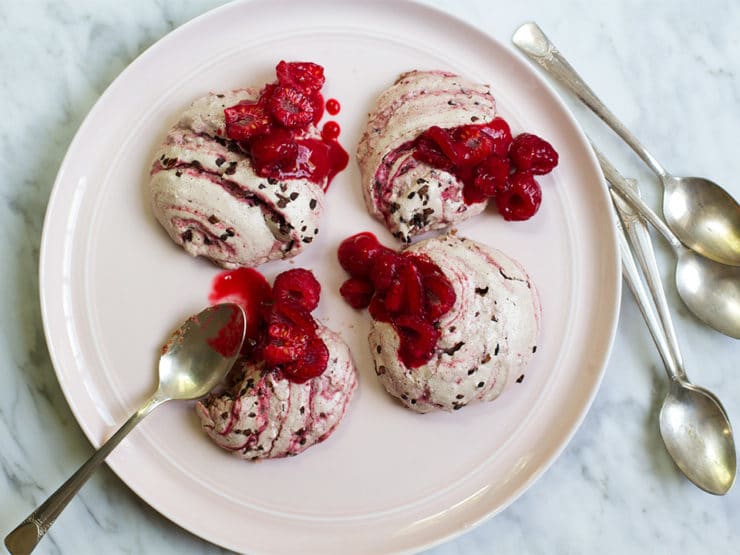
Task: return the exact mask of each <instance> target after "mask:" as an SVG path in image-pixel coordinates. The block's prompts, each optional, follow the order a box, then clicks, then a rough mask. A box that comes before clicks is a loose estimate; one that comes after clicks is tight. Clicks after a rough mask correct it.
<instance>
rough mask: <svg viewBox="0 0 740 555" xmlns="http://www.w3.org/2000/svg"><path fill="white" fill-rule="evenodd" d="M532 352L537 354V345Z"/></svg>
mask: <svg viewBox="0 0 740 555" xmlns="http://www.w3.org/2000/svg"><path fill="white" fill-rule="evenodd" d="M532 352H533V353H536V352H537V345H535V346H534V347H532Z"/></svg>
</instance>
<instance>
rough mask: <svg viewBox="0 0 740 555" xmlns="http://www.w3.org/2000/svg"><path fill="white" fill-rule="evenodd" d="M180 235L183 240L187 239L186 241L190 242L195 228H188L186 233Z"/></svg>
mask: <svg viewBox="0 0 740 555" xmlns="http://www.w3.org/2000/svg"><path fill="white" fill-rule="evenodd" d="M180 237H182V240H183V241H185V242H186V243H189V242H190V241H192V240H193V230H192V229H188V230H187V231H186V232H185V233H183V234H182V235H180Z"/></svg>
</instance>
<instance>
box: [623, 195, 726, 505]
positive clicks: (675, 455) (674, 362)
mask: <svg viewBox="0 0 740 555" xmlns="http://www.w3.org/2000/svg"><path fill="white" fill-rule="evenodd" d="M615 197H617V195H615ZM620 200H621V199H619V198H615V204H616V205H617V207H618V208H619V210H620V212H621V211H624V212H625V213H627V215H628V218H627V220H629V214H630V213H631V214H633V215H634V212H631V211H630V210H629V207H628V206H627V204H626V203H625V202H623V201H622V202H621V203H620ZM617 227H618V228H619V233H618V240H619V249H620V253H621V256H622V273H623V275H624V279H625V281H626V282H627V285H629V287H630V289H632V292H633V294H634V296H635V300H636V301H637V305H638V307H639V308H640V312H642V315H643V317H644V318H645V322H646V323H647V325H648V329H649V330H650V334H651V335H652V337H653V340H654V341H655V345H656V346H657V347H658V352H659V353H660V356H661V358H662V359H663V364H664V366H665V369H666V373H667V374H668V378H669V379H670V389H669V391H668V394H667V395H666V397H665V399H664V400H663V406H662V407H661V409H660V435H661V437H662V438H663V443H665V446H666V449H667V450H668V454H669V455H670V456H671V458H672V459H673V460H674V462H675V463H676V466H678V468H679V469H680V470H681V472H683V473H684V475H685V476H686V477H687V478H688V479H689V480H691V481H692V482H693V483H694V484H696V485H697V486H698V487H700V488H701V489H703V490H704V491H706V492H709V493H712V494H715V495H724V494H725V493H727V492H728V491H730V488H732V485H733V484H734V483H735V474H736V472H737V459H736V452H735V440H734V439H733V435H732V426H731V425H730V421H729V419H728V417H727V413H726V412H725V409H724V407H723V406H722V403H720V401H719V399H717V397H716V396H715V395H714V394H713V393H712V392H711V391H708V390H706V389H704V388H702V387H699V386H696V385H694V384H692V383H691V382H690V381H689V379H688V377H687V376H686V371H685V370H684V368H683V362H682V359H681V354H680V351H678V344H677V343H676V344H675V345H672V342H669V341H668V339H667V338H666V334H665V330H664V328H663V327H662V326H661V322H660V321H659V319H658V317H657V316H656V314H655V310H654V308H653V304H652V303H651V301H650V299H649V298H648V296H647V293H646V292H645V289H644V287H643V286H642V281H641V280H640V276H639V273H638V270H637V267H636V266H635V261H634V258H633V257H632V253H631V251H630V247H629V244H628V242H627V238H626V236H625V234H624V230H623V228H622V226H621V225H620V224H619V222H617ZM635 246H636V250H639V248H640V243H638V244H637V245H635ZM644 254H646V253H644ZM658 283H659V282H658ZM660 293H661V294H662V287H661V291H660ZM653 297H654V300H655V296H653ZM668 318H669V320H668V321H669V326H670V328H671V329H672V327H673V326H672V324H671V323H670V316H668Z"/></svg>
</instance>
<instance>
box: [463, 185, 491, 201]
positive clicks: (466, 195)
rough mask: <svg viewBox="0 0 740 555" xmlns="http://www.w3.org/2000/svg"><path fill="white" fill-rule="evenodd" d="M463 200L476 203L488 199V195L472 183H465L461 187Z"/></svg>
mask: <svg viewBox="0 0 740 555" xmlns="http://www.w3.org/2000/svg"><path fill="white" fill-rule="evenodd" d="M463 200H464V201H465V204H476V203H478V202H485V201H486V200H488V195H486V193H484V192H483V191H481V190H480V189H479V188H478V187H476V186H475V184H474V183H467V184H465V186H464V187H463Z"/></svg>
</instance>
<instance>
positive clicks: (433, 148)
mask: <svg viewBox="0 0 740 555" xmlns="http://www.w3.org/2000/svg"><path fill="white" fill-rule="evenodd" d="M415 146H416V149H415V150H414V158H415V159H416V160H419V162H424V163H425V164H428V165H430V166H432V167H433V168H437V169H439V170H444V171H450V170H452V169H453V168H454V165H453V163H452V161H451V160H450V159H449V158H447V156H445V155H444V154H443V153H442V151H441V150H440V149H439V147H438V146H437V144H436V143H435V142H434V141H432V140H431V139H430V138H428V137H425V136H424V135H422V136H421V137H419V138H418V139H417V141H416V145H415Z"/></svg>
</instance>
